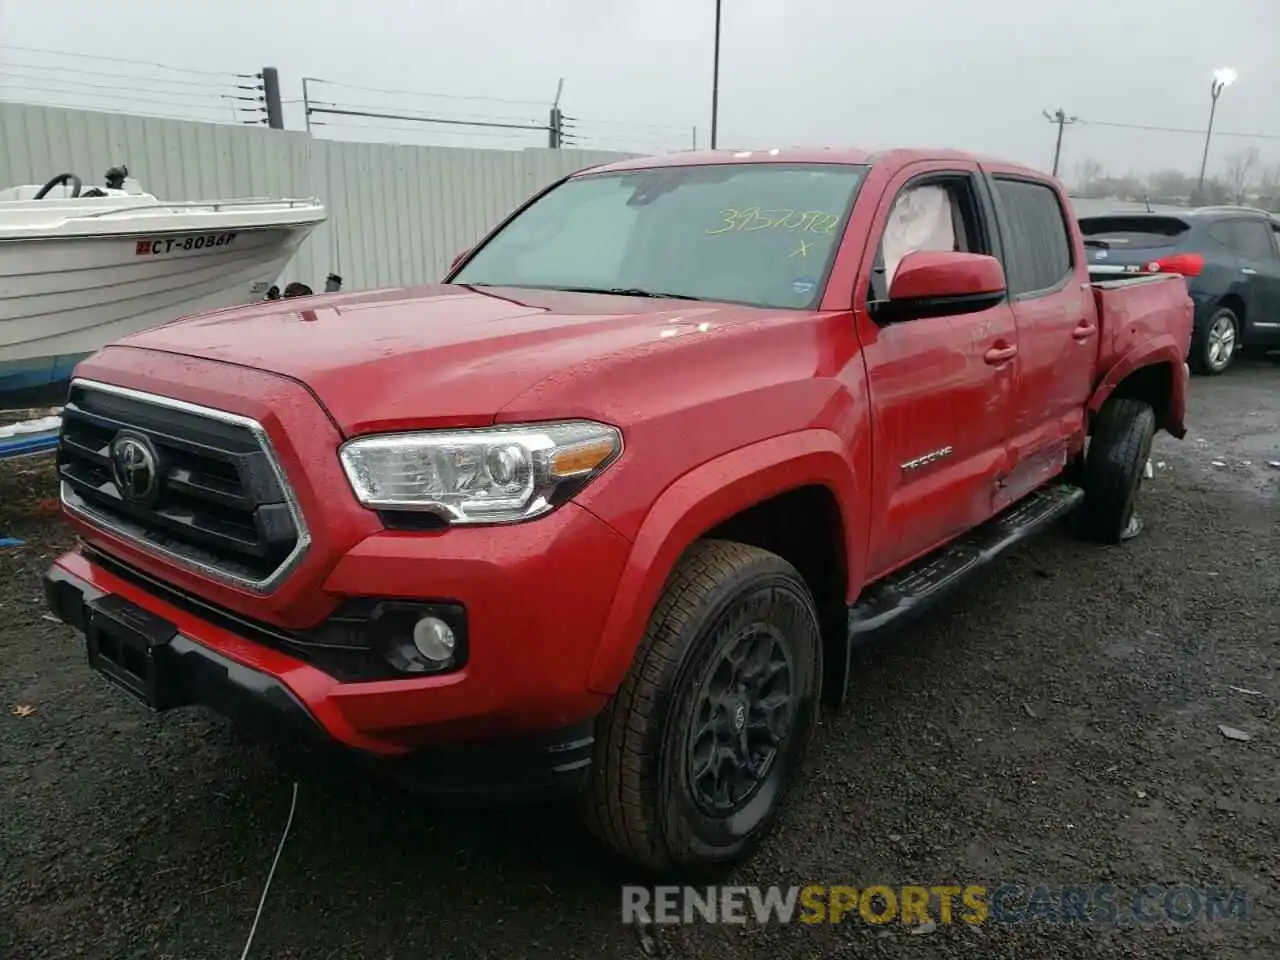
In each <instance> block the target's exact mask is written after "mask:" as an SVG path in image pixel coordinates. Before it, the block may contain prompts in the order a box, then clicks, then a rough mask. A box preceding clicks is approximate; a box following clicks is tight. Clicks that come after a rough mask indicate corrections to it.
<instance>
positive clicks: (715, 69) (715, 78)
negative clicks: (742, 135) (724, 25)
mask: <svg viewBox="0 0 1280 960" xmlns="http://www.w3.org/2000/svg"><path fill="white" fill-rule="evenodd" d="M719 113H720V0H716V49H715V54H714V61H713V66H712V69H711V149H712V150H714V149H715V148H716V126H717V120H718V119H719V116H718V115H719Z"/></svg>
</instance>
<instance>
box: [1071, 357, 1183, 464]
mask: <svg viewBox="0 0 1280 960" xmlns="http://www.w3.org/2000/svg"><path fill="white" fill-rule="evenodd" d="M1186 355H1187V351H1186V345H1185V344H1179V343H1178V341H1177V340H1175V339H1174V338H1173V337H1172V336H1169V335H1167V334H1166V335H1161V336H1157V337H1152V338H1151V339H1150V340H1145V341H1143V342H1142V343H1141V344H1139V345H1138V346H1136V347H1134V348H1133V349H1132V350H1130V351H1129V352H1128V353H1126V354H1125V355H1124V356H1123V357H1121V358H1120V359H1119V360H1117V361H1116V363H1115V365H1114V366H1113V367H1112V368H1111V369H1110V370H1108V371H1107V374H1106V376H1104V377H1103V378H1102V382H1101V383H1099V384H1098V386H1097V389H1095V390H1094V391H1093V396H1091V397H1090V398H1089V412H1090V413H1097V412H1098V411H1099V410H1101V409H1102V405H1103V404H1104V403H1106V401H1107V398H1108V397H1110V396H1111V394H1112V393H1114V392H1115V389H1116V387H1118V386H1119V385H1120V383H1121V382H1122V381H1123V380H1124V379H1125V378H1126V377H1128V376H1129V375H1130V374H1131V373H1133V372H1134V371H1135V370H1139V369H1141V368H1142V367H1150V366H1155V365H1156V364H1158V363H1167V364H1169V365H1170V366H1171V367H1172V369H1173V383H1172V387H1171V395H1170V397H1169V412H1168V415H1167V416H1166V417H1165V418H1164V422H1162V423H1160V424H1159V426H1160V427H1163V428H1164V429H1165V430H1167V431H1169V433H1171V434H1172V435H1173V436H1175V437H1177V438H1178V439H1179V440H1181V439H1182V438H1183V437H1185V436H1186V435H1187V426H1186V417H1187V382H1188V380H1189V379H1190V376H1191V371H1190V370H1189V369H1188V367H1187V363H1186Z"/></svg>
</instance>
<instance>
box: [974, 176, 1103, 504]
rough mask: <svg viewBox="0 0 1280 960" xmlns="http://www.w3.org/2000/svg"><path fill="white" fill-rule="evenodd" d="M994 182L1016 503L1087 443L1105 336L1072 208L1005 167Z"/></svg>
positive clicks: (1007, 495) (1008, 481) (1008, 494)
mask: <svg viewBox="0 0 1280 960" xmlns="http://www.w3.org/2000/svg"><path fill="white" fill-rule="evenodd" d="M990 183H991V190H992V194H993V196H994V198H995V204H996V210H997V213H998V215H999V216H998V219H999V226H1000V237H1001V244H1002V246H1003V249H1004V268H1005V275H1006V277H1007V278H1008V283H1009V298H1010V301H1011V303H1012V306H1013V316H1014V320H1015V321H1016V323H1017V328H1018V356H1019V362H1018V382H1017V387H1016V391H1015V400H1014V409H1013V424H1012V436H1011V439H1010V469H1009V474H1008V476H1007V477H1006V478H1005V481H1004V487H1003V489H1002V494H1001V500H1002V502H1004V503H1011V502H1013V501H1015V500H1018V499H1020V498H1021V497H1022V496H1024V495H1025V494H1027V493H1030V492H1031V491H1032V490H1035V489H1036V488H1037V487H1040V486H1042V485H1043V484H1044V483H1045V482H1046V481H1047V480H1049V479H1051V478H1052V477H1053V476H1054V475H1056V474H1057V473H1059V472H1061V470H1062V468H1063V467H1064V466H1065V464H1066V460H1067V453H1068V450H1069V449H1072V448H1073V447H1078V446H1079V444H1080V443H1081V442H1083V438H1084V431H1085V403H1086V401H1087V400H1088V398H1089V395H1090V394H1091V393H1092V392H1093V387H1094V377H1095V375H1096V368H1097V360H1098V341H1099V336H1098V326H1097V311H1096V307H1095V306H1094V302H1093V291H1092V290H1091V289H1090V287H1089V284H1088V282H1087V281H1086V280H1085V277H1086V276H1087V274H1086V272H1085V271H1084V270H1083V269H1081V266H1082V265H1081V264H1078V263H1077V262H1076V257H1077V248H1076V245H1075V240H1074V237H1073V234H1072V232H1071V227H1070V219H1069V218H1070V216H1071V213H1070V208H1069V207H1067V205H1066V204H1065V202H1064V201H1063V198H1062V196H1061V194H1060V192H1059V191H1058V189H1057V188H1056V187H1055V186H1053V185H1052V184H1050V183H1047V182H1045V181H1043V180H1037V179H1033V178H1031V177H1029V176H1026V175H1022V174H1014V173H1001V172H999V170H994V171H992V172H991V176H990Z"/></svg>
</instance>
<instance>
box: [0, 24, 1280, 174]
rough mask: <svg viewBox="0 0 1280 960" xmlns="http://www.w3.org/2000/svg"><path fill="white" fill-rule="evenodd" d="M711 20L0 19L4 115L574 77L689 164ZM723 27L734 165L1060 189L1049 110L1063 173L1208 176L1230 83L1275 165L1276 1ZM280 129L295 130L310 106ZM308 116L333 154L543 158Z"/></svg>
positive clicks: (464, 103) (706, 91)
mask: <svg viewBox="0 0 1280 960" xmlns="http://www.w3.org/2000/svg"><path fill="white" fill-rule="evenodd" d="M714 12H715V2H714V0H221V2H219V3H218V4H208V5H206V4H200V3H195V2H192V0H186V2H175V0H127V2H123V3H115V4H105V5H104V4H102V3H100V2H96V0H95V2H90V0H69V2H68V3H66V4H64V5H63V6H61V7H58V8H56V10H55V7H54V6H52V5H51V4H49V3H48V2H46V0H0V97H3V98H5V99H14V100H27V101H36V102H44V103H62V104H75V105H77V106H81V107H90V106H92V107H96V108H101V109H113V108H114V109H130V108H131V109H133V110H136V111H142V110H143V109H146V108H148V107H149V108H150V110H151V112H159V113H165V114H168V115H173V116H178V115H182V116H190V117H195V118H201V119H228V118H230V117H231V116H232V115H233V114H232V113H231V111H232V109H233V107H234V104H233V103H232V102H231V101H227V100H223V99H221V97H222V95H224V94H227V93H231V94H234V93H235V92H236V91H235V90H234V89H233V87H234V84H235V80H234V79H233V78H232V77H230V76H227V75H226V74H230V73H236V72H243V73H252V72H255V71H256V70H258V69H259V68H260V67H261V66H263V65H266V64H271V65H274V66H276V67H278V68H279V70H280V75H281V79H282V83H283V87H284V96H285V98H286V99H287V100H289V101H296V100H297V99H298V98H300V97H301V95H302V87H301V78H302V77H303V76H312V77H319V78H323V79H325V80H328V81H334V82H335V83H345V84H350V85H354V86H352V87H340V86H337V85H335V84H325V85H315V86H313V87H312V88H311V90H310V93H311V96H312V97H313V98H319V99H324V100H327V101H329V102H330V103H333V104H336V105H338V106H343V107H364V108H373V109H380V110H381V111H383V112H390V113H396V112H412V113H415V114H423V113H428V114H432V115H436V116H444V117H455V118H456V117H476V118H486V119H494V120H500V121H515V122H522V121H528V122H545V117H546V108H547V106H548V105H549V103H550V101H551V99H552V98H553V96H554V94H555V89H556V84H557V81H558V80H559V78H561V77H563V78H564V80H565V90H564V98H563V102H562V107H563V109H564V111H565V113H566V114H568V115H569V116H572V117H577V118H580V121H579V124H578V127H577V133H578V134H580V135H581V136H582V139H583V143H584V145H590V146H595V147H598V148H602V149H617V148H622V149H640V150H655V149H677V148H684V147H687V146H688V145H689V143H690V142H691V140H692V137H693V132H692V128H693V127H695V126H696V127H697V128H698V137H699V141H700V145H702V146H705V145H706V143H707V137H708V133H709V128H710V113H711V96H710V91H711V63H712V48H713V42H712V37H713V27H714ZM722 31H723V32H722V60H721V106H720V146H722V147H724V146H743V147H746V146H752V147H758V146H770V145H775V144H777V145H783V146H786V145H793V144H859V145H869V146H887V145H893V144H904V145H917V144H937V145H946V146H956V147H961V148H965V149H972V150H980V151H984V152H989V153H995V154H1000V155H1005V156H1009V157H1011V158H1013V159H1017V160H1021V161H1024V162H1027V163H1030V164H1032V165H1034V166H1038V167H1042V168H1045V169H1047V168H1048V167H1049V165H1050V164H1051V161H1052V155H1053V139H1054V128H1053V127H1052V126H1051V125H1050V123H1049V122H1048V121H1047V120H1046V119H1045V118H1044V117H1043V116H1042V111H1043V110H1053V109H1056V108H1057V107H1059V106H1061V107H1063V108H1064V109H1065V110H1066V111H1067V112H1068V114H1073V115H1076V116H1078V117H1080V118H1081V120H1082V121H1084V122H1081V123H1078V124H1075V125H1073V126H1072V127H1069V128H1068V129H1067V132H1066V140H1065V144H1064V149H1063V162H1062V170H1061V172H1062V174H1063V175H1064V177H1067V178H1069V177H1070V176H1071V174H1072V171H1073V170H1074V169H1075V168H1076V165H1077V164H1078V163H1079V162H1080V161H1081V160H1082V159H1084V158H1086V157H1088V158H1094V159H1097V160H1098V161H1100V162H1101V163H1103V164H1104V166H1105V167H1106V169H1107V170H1108V172H1113V173H1117V174H1119V173H1124V172H1126V171H1129V170H1133V171H1137V172H1146V171H1151V170H1155V169H1162V168H1169V167H1174V168H1181V169H1183V170H1186V171H1188V172H1194V171H1195V170H1196V169H1197V167H1198V165H1199V161H1200V152H1201V149H1202V147H1203V133H1202V132H1200V131H1203V130H1204V127H1205V124H1206V122H1207V119H1208V112H1209V87H1210V82H1211V78H1212V74H1213V71H1214V70H1215V69H1216V68H1218V67H1223V66H1229V67H1233V68H1234V69H1235V70H1237V71H1238V73H1239V80H1238V81H1237V83H1236V84H1235V85H1234V86H1232V87H1231V88H1230V89H1228V90H1227V91H1226V92H1225V93H1223V95H1222V98H1221V100H1220V102H1219V108H1218V117H1217V121H1216V124H1215V129H1216V130H1217V131H1220V132H1221V134H1220V135H1219V134H1215V138H1214V147H1213V153H1212V155H1211V157H1210V171H1211V172H1213V171H1214V170H1215V169H1217V168H1218V167H1220V166H1221V163H1222V159H1223V157H1224V156H1225V155H1226V154H1227V153H1229V152H1230V151H1232V150H1234V149H1239V148H1240V147H1242V146H1249V145H1253V146H1256V147H1258V148H1259V149H1260V150H1261V151H1262V153H1263V155H1264V157H1265V158H1266V159H1267V160H1268V161H1269V162H1271V163H1280V106H1277V104H1278V103H1280V101H1278V100H1277V99H1276V96H1275V94H1276V91H1280V58H1278V57H1277V56H1276V55H1275V47H1276V45H1277V42H1278V41H1280V0H1216V2H1214V3H1211V4H1208V3H1204V2H1193V0H874V2H873V0H789V2H788V0H724V20H723V28H722ZM24 47H25V48H38V49H44V50H56V51H61V52H63V53H65V54H74V55H80V56H63V57H57V56H51V55H48V54H40V53H33V52H30V51H24V50H20V49H17V48H24ZM87 55H99V56H107V57H114V58H122V59H133V60H145V61H156V62H159V63H162V64H167V65H173V66H176V67H182V68H184V69H185V70H187V71H194V70H201V71H211V72H216V73H218V74H220V76H217V77H214V76H206V75H204V74H196V73H191V72H186V73H179V72H177V71H161V70H158V69H153V68H149V67H145V66H140V65H135V64H124V63H120V62H117V61H116V60H96V61H95V60H90V59H86V58H85V57H86V56H87ZM130 78H136V79H130ZM356 86H358V87H366V88H370V87H372V88H383V89H386V90H398V91H410V92H425V93H434V94H444V95H449V96H451V97H454V98H467V97H474V98H496V100H498V101H529V102H528V103H503V102H494V101H485V100H479V99H476V100H468V99H445V98H426V97H421V96H409V95H407V94H390V93H380V92H375V91H372V90H361V89H355V88H354V87H356ZM134 90H136V91H137V92H131V91H134ZM148 90H151V91H153V94H149V93H147V92H145V91H148ZM117 96H118V97H121V98H123V99H121V100H118V101H117V100H115V98H116V97H117ZM162 97H163V98H164V99H163V100H161V98H162ZM148 98H150V99H148ZM287 110H288V120H289V125H290V126H293V127H298V128H301V126H302V113H301V110H300V105H299V104H298V103H296V102H295V103H290V104H288V107H287ZM314 119H317V120H319V119H324V120H326V121H328V125H326V126H325V127H323V128H321V127H317V128H316V133H317V134H319V135H323V136H328V137H333V138H340V139H380V140H399V141H402V142H418V143H437V144H443V145H458V146H478V147H479V146H489V147H499V146H511V147H518V146H520V145H522V144H529V145H536V144H540V143H542V142H543V140H544V138H545V135H538V134H528V133H521V132H515V133H512V132H509V131H500V130H472V131H455V130H451V129H450V128H442V127H435V128H424V127H422V126H421V125H414V124H408V123H399V122H395V121H389V120H381V121H370V120H348V119H343V118H337V117H332V116H330V117H323V118H322V117H319V116H316V117H315V118H314ZM1103 124H1134V125H1145V126H1153V127H1171V128H1179V129H1182V130H1185V131H1188V132H1181V133H1179V132H1157V131H1146V130H1132V129H1123V128H1120V127H1114V126H1104V125H1103ZM361 127H367V128H368V129H361ZM1230 133H1236V134H1242V133H1251V134H1267V135H1270V137H1256V138H1252V139H1250V138H1244V137H1236V136H1228V135H1227V134H1230Z"/></svg>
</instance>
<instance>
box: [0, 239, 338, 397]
mask: <svg viewBox="0 0 1280 960" xmlns="http://www.w3.org/2000/svg"><path fill="white" fill-rule="evenodd" d="M314 226H315V225H314V224H297V225H292V224H291V225H288V226H272V227H250V228H241V229H225V230H213V231H204V232H201V233H192V231H191V230H190V229H187V230H170V231H159V232H152V233H148V234H146V235H145V236H142V235H139V234H137V233H132V234H123V233H122V234H120V235H116V236H97V237H79V238H66V239H47V240H25V241H3V242H0V408H10V409H12V408H13V407H19V406H37V405H40V404H42V403H46V402H58V400H59V399H60V398H61V395H62V394H63V393H64V392H65V388H66V382H67V380H68V379H69V378H70V375H71V371H72V369H73V368H74V367H75V364H76V363H77V362H79V360H80V359H82V358H83V357H85V356H87V355H89V354H91V353H93V352H94V351H95V350H97V349H99V348H100V347H103V346H105V345H106V344H108V343H111V342H113V341H115V340H118V339H120V338H121V337H124V336H127V335H129V334H131V333H136V332H137V331H139V330H145V329H147V328H148V327H153V326H157V325H159V324H162V323H167V322H169V321H172V320H176V319H178V318H180V317H183V316H187V315H190V314H194V313H200V312H203V311H207V310H218V309H222V308H225V307H231V306H237V305H239V304H244V303H252V302H254V301H257V300H261V299H262V297H263V294H264V293H265V292H266V289H267V288H268V286H269V285H270V284H272V283H274V282H275V281H276V280H277V278H278V277H279V276H280V274H281V272H282V271H283V270H284V268H285V267H286V266H287V265H288V263H289V261H290V260H291V259H292V258H293V257H294V255H295V254H296V253H297V252H298V248H299V247H300V246H301V245H302V243H303V241H304V240H305V239H306V238H307V235H308V234H309V233H310V232H311V230H312V229H314ZM50 398H52V399H50Z"/></svg>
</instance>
